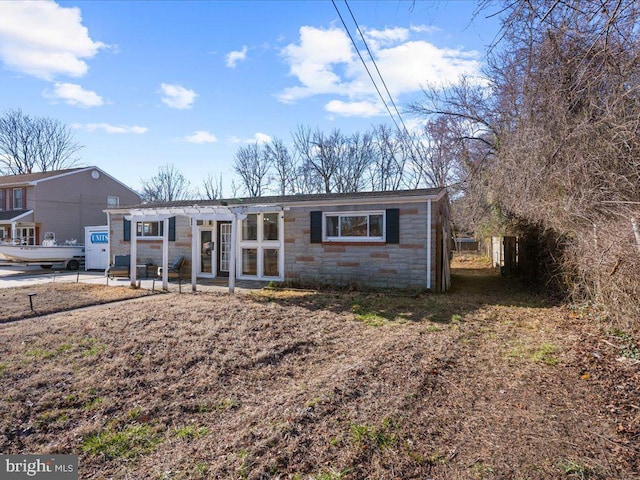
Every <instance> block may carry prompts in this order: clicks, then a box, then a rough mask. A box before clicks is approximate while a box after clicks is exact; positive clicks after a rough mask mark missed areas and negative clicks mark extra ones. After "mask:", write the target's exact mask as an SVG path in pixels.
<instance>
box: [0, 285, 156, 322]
mask: <svg viewBox="0 0 640 480" xmlns="http://www.w3.org/2000/svg"><path fill="white" fill-rule="evenodd" d="M31 293H35V294H36V295H35V296H34V297H33V299H32V301H33V311H31V307H30V304H29V294H31ZM149 294H150V292H149V291H148V290H140V289H137V290H136V289H132V288H124V287H107V286H103V285H88V284H84V283H77V284H73V283H53V282H52V283H46V284H41V285H32V286H29V287H18V288H1V289H0V305H2V308H0V323H3V322H9V321H12V320H19V319H22V318H27V317H38V316H41V315H46V314H49V313H56V312H63V311H67V310H73V309H76V308H81V307H86V306H89V305H96V304H102V303H110V302H117V301H120V300H126V299H129V298H138V297H143V296H146V295H149Z"/></svg>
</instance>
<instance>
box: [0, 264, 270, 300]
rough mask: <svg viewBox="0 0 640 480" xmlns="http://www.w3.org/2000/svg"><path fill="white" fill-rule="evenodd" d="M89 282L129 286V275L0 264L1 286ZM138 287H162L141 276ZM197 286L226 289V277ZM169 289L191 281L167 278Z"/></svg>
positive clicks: (248, 284) (256, 285)
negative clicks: (180, 281) (117, 276)
mask: <svg viewBox="0 0 640 480" xmlns="http://www.w3.org/2000/svg"><path fill="white" fill-rule="evenodd" d="M52 282H57V283H90V284H94V285H109V286H114V287H128V286H130V283H131V282H130V280H129V279H128V278H114V279H113V280H112V279H109V278H107V277H106V276H105V274H104V272H101V271H88V272H87V271H84V270H77V271H69V270H59V269H58V270H56V269H51V270H45V269H42V268H41V267H39V266H19V265H0V288H11V287H26V286H29V285H40V284H44V283H52ZM266 284H267V282H254V281H246V280H245V281H236V291H240V292H241V291H246V290H256V289H260V288H262V287H264V286H265V285H266ZM138 285H139V286H140V288H144V289H148V290H154V289H155V290H162V280H159V279H150V278H149V279H145V278H143V279H140V280H138ZM196 290H197V291H199V292H205V291H214V292H228V291H229V287H228V280H227V279H198V282H197V286H196ZM169 291H170V292H180V291H181V292H183V293H188V292H191V281H190V280H186V281H183V282H182V284H180V283H179V282H177V281H171V282H169Z"/></svg>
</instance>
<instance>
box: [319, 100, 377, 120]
mask: <svg viewBox="0 0 640 480" xmlns="http://www.w3.org/2000/svg"><path fill="white" fill-rule="evenodd" d="M324 108H325V110H327V111H328V112H331V113H335V114H338V115H341V116H343V117H373V116H376V115H380V114H382V113H384V112H383V110H382V109H381V108H380V105H379V104H377V103H373V102H343V101H342V100H331V101H330V102H329V103H327V104H326V105H325V106H324Z"/></svg>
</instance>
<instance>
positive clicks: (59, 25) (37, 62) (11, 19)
mask: <svg viewBox="0 0 640 480" xmlns="http://www.w3.org/2000/svg"><path fill="white" fill-rule="evenodd" d="M106 47H107V45H105V44H104V43H102V42H95V41H93V40H92V39H91V38H90V37H89V32H88V30H87V28H86V27H84V26H83V25H82V16H81V13H80V9H79V8H77V7H73V8H64V7H62V6H60V5H58V4H57V3H55V2H53V1H50V0H47V1H38V2H28V1H14V2H8V1H0V59H1V60H2V62H3V63H4V64H5V66H6V67H7V68H9V69H11V70H14V71H17V72H21V73H26V74H28V75H33V76H35V77H38V78H42V79H44V80H53V79H54V78H55V77H56V76H58V75H68V76H71V77H81V76H83V75H85V74H86V73H87V70H88V69H89V67H88V66H87V64H86V63H85V61H84V60H85V59H90V58H93V57H94V56H95V55H96V54H97V53H98V51H99V50H100V49H101V48H106Z"/></svg>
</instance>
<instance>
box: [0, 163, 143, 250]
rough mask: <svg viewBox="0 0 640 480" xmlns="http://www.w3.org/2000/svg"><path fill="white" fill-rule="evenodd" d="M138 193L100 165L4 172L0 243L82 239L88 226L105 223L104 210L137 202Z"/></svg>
mask: <svg viewBox="0 0 640 480" xmlns="http://www.w3.org/2000/svg"><path fill="white" fill-rule="evenodd" d="M139 202H140V196H139V195H138V194H137V193H136V192H135V191H134V190H132V189H130V188H129V187H127V186H126V185H124V184H122V183H121V182H119V181H118V180H116V179H115V178H113V177H111V176H110V175H109V174H107V173H105V172H104V171H102V170H101V169H99V168H98V167H80V168H69V169H65V170H54V171H50V172H37V173H27V174H21V175H5V176H0V243H2V242H7V243H16V244H21V245H40V244H41V243H42V240H43V238H44V234H45V233H46V232H53V233H55V235H56V239H57V240H58V242H60V243H63V242H64V241H65V240H72V239H76V240H77V241H80V243H82V239H84V227H85V226H88V225H104V224H105V222H106V216H105V214H104V210H105V208H109V207H117V206H118V205H131V204H133V203H139Z"/></svg>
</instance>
